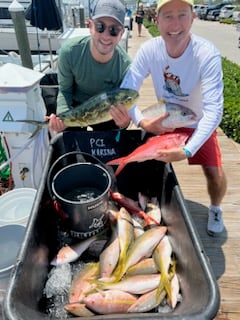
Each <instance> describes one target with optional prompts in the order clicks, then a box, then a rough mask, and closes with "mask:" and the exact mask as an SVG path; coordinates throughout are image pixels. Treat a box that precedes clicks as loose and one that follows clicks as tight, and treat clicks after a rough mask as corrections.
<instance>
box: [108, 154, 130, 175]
mask: <svg viewBox="0 0 240 320" xmlns="http://www.w3.org/2000/svg"><path fill="white" fill-rule="evenodd" d="M121 159H123V158H119V159H114V160H111V161H108V162H107V163H106V164H107V165H118V167H117V170H116V171H115V176H117V175H119V173H120V172H121V171H122V170H123V168H124V167H125V166H126V163H125V162H124V161H123V160H121Z"/></svg>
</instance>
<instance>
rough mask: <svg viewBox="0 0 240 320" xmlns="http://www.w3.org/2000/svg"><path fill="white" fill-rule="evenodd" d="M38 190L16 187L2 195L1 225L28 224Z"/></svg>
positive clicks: (0, 201) (0, 198) (0, 208)
mask: <svg viewBox="0 0 240 320" xmlns="http://www.w3.org/2000/svg"><path fill="white" fill-rule="evenodd" d="M36 192H37V190H36V189H32V188H16V189H13V190H11V191H8V192H6V193H4V194H3V195H1V196H0V226H4V225H7V224H21V225H24V226H26V224H27V222H28V218H29V215H30V213H31V210H32V206H33V202H34V199H35V195H36Z"/></svg>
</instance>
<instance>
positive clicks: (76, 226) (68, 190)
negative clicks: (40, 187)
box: [48, 154, 112, 239]
mask: <svg viewBox="0 0 240 320" xmlns="http://www.w3.org/2000/svg"><path fill="white" fill-rule="evenodd" d="M81 155H82V154H81ZM65 156H66V157H67V156H69V155H65ZM71 156H72V154H71ZM78 156H79V155H78ZM58 160H59V159H58ZM60 160H62V159H60ZM56 165H57V166H58V167H59V161H56V162H55V164H54V165H53V167H52V170H51V171H50V172H49V179H48V184H49V189H50V193H51V195H52V198H53V199H54V200H55V202H56V203H57V205H58V207H59V209H60V211H61V213H64V215H65V217H66V218H67V221H68V225H69V228H70V233H71V235H72V236H73V237H75V238H81V239H83V238H89V237H92V236H93V235H95V234H97V233H99V232H101V231H102V230H103V229H104V228H105V227H106V223H107V220H108V219H107V211H108V202H109V189H110V187H111V184H112V179H111V176H110V174H109V172H108V171H107V170H106V168H105V166H104V165H103V166H102V165H100V164H96V163H90V162H78V163H71V164H69V165H66V166H64V167H63V168H61V169H60V170H58V171H57V172H56V173H55V174H54V175H53V173H52V171H53V169H55V166H56Z"/></svg>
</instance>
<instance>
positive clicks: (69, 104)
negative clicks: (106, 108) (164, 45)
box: [49, 0, 131, 132]
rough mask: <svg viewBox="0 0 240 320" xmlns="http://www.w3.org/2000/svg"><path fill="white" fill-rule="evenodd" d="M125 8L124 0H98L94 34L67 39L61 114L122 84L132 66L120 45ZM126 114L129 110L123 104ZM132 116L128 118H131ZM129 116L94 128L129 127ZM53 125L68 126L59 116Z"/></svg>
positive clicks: (54, 127)
mask: <svg viewBox="0 0 240 320" xmlns="http://www.w3.org/2000/svg"><path fill="white" fill-rule="evenodd" d="M124 18H125V7H124V5H123V3H122V2H121V0H115V1H112V0H98V1H97V3H96V6H95V8H94V10H93V15H92V18H91V19H90V20H89V29H90V36H86V37H76V38H72V39H69V40H67V41H66V42H65V43H64V44H63V45H62V47H61V49H60V51H59V59H58V83H59V93H58V97H57V114H59V113H61V112H64V111H66V110H68V109H70V108H74V107H75V106H77V105H79V104H81V103H83V102H84V101H86V100H87V99H89V98H91V97H92V96H94V95H96V94H99V93H101V92H104V91H108V90H111V89H114V88H117V87H120V84H121V82H122V80H123V78H124V76H125V74H126V72H127V70H128V67H129V65H130V62H131V60H130V58H129V56H128V54H127V52H126V51H125V50H124V49H123V48H122V47H120V45H119V44H118V43H119V41H120V40H121V37H122V35H123V33H124ZM122 112H123V113H127V110H126V109H125V108H124V107H123V108H122ZM127 118H128V117H127ZM128 125H129V122H128V123H126V117H123V121H121V118H120V119H119V118H118V120H117V122H116V123H115V122H114V121H113V120H112V121H109V122H108V123H104V124H99V125H96V126H94V127H93V129H95V130H103V129H104V130H107V129H114V128H117V127H127V126H128ZM49 126H50V128H51V129H52V130H54V131H56V132H59V131H62V130H64V129H65V126H64V125H63V123H62V121H61V120H60V119H59V118H58V117H57V115H55V114H52V115H50V117H49Z"/></svg>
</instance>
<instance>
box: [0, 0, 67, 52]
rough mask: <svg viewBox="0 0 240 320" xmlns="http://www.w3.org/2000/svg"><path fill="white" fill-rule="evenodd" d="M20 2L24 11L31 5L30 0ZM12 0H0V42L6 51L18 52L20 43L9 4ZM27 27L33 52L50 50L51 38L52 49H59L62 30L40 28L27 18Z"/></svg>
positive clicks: (53, 50)
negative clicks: (18, 42) (31, 23)
mask: <svg viewBox="0 0 240 320" xmlns="http://www.w3.org/2000/svg"><path fill="white" fill-rule="evenodd" d="M18 3H19V4H20V5H22V6H23V9H24V13H26V10H27V9H28V7H29V6H30V5H31V1H30V0H18ZM11 4H12V0H1V1H0V43H1V44H2V45H1V49H2V50H5V51H7V52H8V51H16V52H17V53H18V44H17V40H16V34H15V28H14V24H13V21H12V19H11V15H10V12H9V6H10V5H11ZM25 22H26V29H27V34H28V39H29V46H30V50H31V52H32V53H39V52H41V53H44V52H45V53H46V52H49V40H50V41H51V50H52V52H53V53H56V52H57V50H58V49H59V41H58V37H59V35H60V34H61V32H62V31H60V30H59V31H47V30H46V31H45V30H40V29H38V28H36V27H33V26H31V25H30V22H29V21H28V20H27V19H25Z"/></svg>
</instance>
